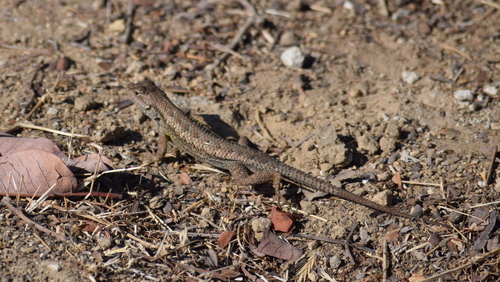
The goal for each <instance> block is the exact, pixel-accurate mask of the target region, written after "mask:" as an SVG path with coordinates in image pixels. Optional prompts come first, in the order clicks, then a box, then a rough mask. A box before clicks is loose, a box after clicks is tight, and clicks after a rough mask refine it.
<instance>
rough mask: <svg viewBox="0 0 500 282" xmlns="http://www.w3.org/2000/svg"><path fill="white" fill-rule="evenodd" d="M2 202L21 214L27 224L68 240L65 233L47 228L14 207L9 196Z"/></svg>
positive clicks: (18, 214) (17, 213)
mask: <svg viewBox="0 0 500 282" xmlns="http://www.w3.org/2000/svg"><path fill="white" fill-rule="evenodd" d="M1 202H2V204H4V205H5V206H6V207H7V208H9V209H10V210H11V211H12V212H13V213H15V214H16V215H17V216H19V217H20V218H21V219H22V220H23V221H24V222H26V223H27V224H32V225H33V226H34V227H35V228H36V229H38V230H40V231H42V232H45V233H47V234H50V235H52V236H54V237H56V238H57V239H59V240H61V241H63V242H66V241H67V240H68V239H67V238H66V236H64V235H63V234H59V233H57V232H54V231H52V230H50V229H47V228H45V227H43V226H41V225H40V224H38V223H36V222H34V221H33V220H31V219H30V218H28V217H27V216H26V215H24V213H23V212H22V211H21V210H20V209H18V208H16V207H14V206H13V205H12V204H11V203H9V200H8V199H7V198H5V197H4V198H3V199H2V201H1Z"/></svg>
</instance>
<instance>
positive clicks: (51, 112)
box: [47, 107, 59, 116]
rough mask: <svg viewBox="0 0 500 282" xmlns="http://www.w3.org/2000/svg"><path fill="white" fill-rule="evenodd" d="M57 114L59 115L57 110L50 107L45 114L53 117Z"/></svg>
mask: <svg viewBox="0 0 500 282" xmlns="http://www.w3.org/2000/svg"><path fill="white" fill-rule="evenodd" d="M57 113H59V110H58V109H57V108H54V107H50V108H48V109H47V114H48V115H50V116H55V115H57Z"/></svg>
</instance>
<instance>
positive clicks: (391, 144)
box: [379, 136, 396, 153]
mask: <svg viewBox="0 0 500 282" xmlns="http://www.w3.org/2000/svg"><path fill="white" fill-rule="evenodd" d="M379 144H380V149H381V150H382V151H384V152H386V153H390V152H393V151H394V150H396V141H394V138H388V137H385V136H384V137H382V138H380V141H379Z"/></svg>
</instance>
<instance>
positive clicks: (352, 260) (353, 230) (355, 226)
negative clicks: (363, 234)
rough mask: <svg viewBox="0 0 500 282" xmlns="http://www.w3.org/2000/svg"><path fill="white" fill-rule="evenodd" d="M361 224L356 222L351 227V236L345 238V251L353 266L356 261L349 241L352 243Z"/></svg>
mask: <svg viewBox="0 0 500 282" xmlns="http://www.w3.org/2000/svg"><path fill="white" fill-rule="evenodd" d="M358 226H359V223H358V222H355V223H353V224H352V225H351V231H350V232H349V235H347V237H346V238H345V245H344V247H345V251H346V253H347V256H349V260H350V261H351V265H355V264H356V261H355V260H354V256H353V255H352V253H351V249H349V241H351V238H352V235H354V232H355V231H356V229H358Z"/></svg>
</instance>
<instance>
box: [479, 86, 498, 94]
mask: <svg viewBox="0 0 500 282" xmlns="http://www.w3.org/2000/svg"><path fill="white" fill-rule="evenodd" d="M483 92H484V93H486V94H488V95H491V96H497V95H498V89H497V88H496V87H495V86H491V85H489V86H484V87H483Z"/></svg>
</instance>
